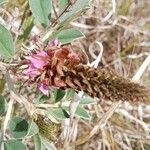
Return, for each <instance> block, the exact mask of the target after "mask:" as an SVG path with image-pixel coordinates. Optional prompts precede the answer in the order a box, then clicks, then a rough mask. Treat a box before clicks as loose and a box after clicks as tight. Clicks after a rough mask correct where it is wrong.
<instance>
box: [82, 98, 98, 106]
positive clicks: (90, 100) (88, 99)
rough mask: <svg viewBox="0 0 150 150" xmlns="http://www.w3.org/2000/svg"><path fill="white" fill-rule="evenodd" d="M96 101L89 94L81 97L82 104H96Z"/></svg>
mask: <svg viewBox="0 0 150 150" xmlns="http://www.w3.org/2000/svg"><path fill="white" fill-rule="evenodd" d="M95 103H96V101H95V100H94V99H93V98H92V97H89V96H84V97H82V98H81V99H80V104H82V105H87V104H95Z"/></svg>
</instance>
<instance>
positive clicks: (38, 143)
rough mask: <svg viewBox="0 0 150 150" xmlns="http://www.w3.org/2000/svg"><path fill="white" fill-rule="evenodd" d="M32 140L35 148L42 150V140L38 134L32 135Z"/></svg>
mask: <svg viewBox="0 0 150 150" xmlns="http://www.w3.org/2000/svg"><path fill="white" fill-rule="evenodd" d="M33 140H34V146H35V150H42V149H43V146H42V141H41V138H40V136H39V135H38V134H36V135H35V136H33Z"/></svg>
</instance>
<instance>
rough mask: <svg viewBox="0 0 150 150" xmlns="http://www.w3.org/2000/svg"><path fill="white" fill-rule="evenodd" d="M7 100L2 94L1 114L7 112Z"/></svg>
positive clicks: (0, 96) (0, 99) (0, 101)
mask: <svg viewBox="0 0 150 150" xmlns="http://www.w3.org/2000/svg"><path fill="white" fill-rule="evenodd" d="M6 107H7V102H6V100H5V98H4V97H3V96H2V95H0V116H2V115H4V114H5V112H6Z"/></svg>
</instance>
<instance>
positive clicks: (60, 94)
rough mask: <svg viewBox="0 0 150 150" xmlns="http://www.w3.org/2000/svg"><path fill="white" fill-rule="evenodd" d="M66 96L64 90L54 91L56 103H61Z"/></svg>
mask: <svg viewBox="0 0 150 150" xmlns="http://www.w3.org/2000/svg"><path fill="white" fill-rule="evenodd" d="M64 95H65V91H64V90H60V89H57V90H55V91H54V97H55V102H59V101H60V100H62V98H63V97H64Z"/></svg>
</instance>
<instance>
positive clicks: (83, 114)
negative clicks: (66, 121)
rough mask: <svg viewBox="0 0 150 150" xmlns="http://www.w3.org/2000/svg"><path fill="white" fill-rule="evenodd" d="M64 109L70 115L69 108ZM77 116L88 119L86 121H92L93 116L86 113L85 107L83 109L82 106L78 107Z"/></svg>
mask: <svg viewBox="0 0 150 150" xmlns="http://www.w3.org/2000/svg"><path fill="white" fill-rule="evenodd" d="M63 109H64V110H65V111H66V112H67V113H69V107H67V106H63ZM75 116H76V117H78V118H81V119H86V120H90V119H91V116H90V115H89V113H88V112H87V111H86V109H84V108H83V107H81V106H80V105H79V106H78V107H77V110H76V112H75Z"/></svg>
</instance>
